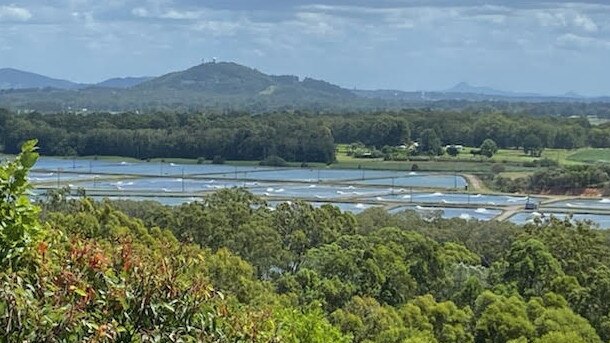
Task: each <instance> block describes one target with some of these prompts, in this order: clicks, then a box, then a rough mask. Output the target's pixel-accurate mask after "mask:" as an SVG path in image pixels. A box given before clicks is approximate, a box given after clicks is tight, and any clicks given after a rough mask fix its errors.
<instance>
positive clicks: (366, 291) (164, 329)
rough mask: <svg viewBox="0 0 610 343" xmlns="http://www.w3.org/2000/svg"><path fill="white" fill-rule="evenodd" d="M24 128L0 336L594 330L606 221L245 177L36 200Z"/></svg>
mask: <svg viewBox="0 0 610 343" xmlns="http://www.w3.org/2000/svg"><path fill="white" fill-rule="evenodd" d="M36 158H37V154H36V153H35V149H34V143H33V142H28V143H26V144H25V145H24V150H23V153H22V154H21V155H20V156H19V157H18V158H17V159H16V160H15V161H14V162H11V163H9V164H6V165H4V166H2V167H1V168H0V214H1V216H0V266H1V268H0V280H1V282H2V287H1V288H0V330H2V337H3V339H5V340H6V341H8V342H16V341H19V342H23V341H45V342H82V341H88V342H156V341H163V342H165V341H167V342H178V341H183V342H314V343H315V342H384V343H393V342H395V343H406V342H408V343H416V342H443V343H444V342H455V343H458V342H459V343H462V342H535V343H550V342H553V343H574V342H587V343H588V342H607V341H608V340H609V339H610V303H609V302H608V299H607V295H608V294H610V247H609V245H608V243H609V241H610V236H608V233H607V232H604V231H599V230H596V229H594V228H591V227H589V225H587V224H585V223H576V224H575V223H571V222H570V221H569V220H566V221H559V220H551V221H550V222H549V223H540V222H538V223H535V224H530V225H526V226H525V227H518V226H515V225H513V224H509V223H499V222H478V221H464V220H461V219H453V220H443V219H440V218H439V219H434V220H423V219H421V218H420V217H419V216H417V215H416V214H415V213H413V212H402V213H397V214H390V213H388V212H386V211H385V210H383V209H380V208H374V209H370V210H367V211H365V212H363V213H361V214H359V215H353V214H350V213H344V212H341V211H340V210H339V209H338V208H336V207H333V206H330V205H326V206H322V207H321V208H314V207H312V206H311V205H309V204H306V203H301V202H296V203H286V204H282V205H279V206H278V207H277V208H276V209H275V210H271V209H270V208H269V207H268V206H267V204H266V203H265V201H264V200H262V199H259V198H257V197H255V196H253V195H252V194H250V193H248V192H246V191H245V190H242V189H232V190H223V191H220V192H218V193H216V194H214V195H211V196H209V197H207V198H206V199H205V200H204V201H203V202H200V203H199V202H198V203H191V204H187V205H182V206H178V207H174V208H172V207H166V206H162V205H160V204H156V203H147V202H145V203H140V202H102V203H96V202H93V201H91V200H90V199H81V200H68V199H66V197H64V196H63V195H62V194H61V192H53V193H52V194H49V197H48V200H46V201H44V202H42V203H40V204H37V205H33V204H31V203H30V202H29V200H28V197H27V190H28V188H29V185H28V183H27V181H26V176H27V171H28V170H29V168H31V166H32V165H33V164H34V163H35V161H36Z"/></svg>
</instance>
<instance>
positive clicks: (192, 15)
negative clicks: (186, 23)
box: [159, 9, 202, 20]
mask: <svg viewBox="0 0 610 343" xmlns="http://www.w3.org/2000/svg"><path fill="white" fill-rule="evenodd" d="M201 17H202V12H199V11H178V10H175V9H170V10H168V11H167V12H165V13H162V14H161V15H159V18H161V19H175V20H192V19H199V18H201Z"/></svg>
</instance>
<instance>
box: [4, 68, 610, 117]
mask: <svg viewBox="0 0 610 343" xmlns="http://www.w3.org/2000/svg"><path fill="white" fill-rule="evenodd" d="M439 101H445V102H447V101H449V102H455V101H458V102H460V101H462V102H463V101H478V102H489V101H501V102H529V103H531V102H534V103H535V102H574V101H606V102H607V101H610V99H609V98H595V99H593V98H584V97H581V96H579V95H578V94H575V93H574V94H572V93H570V94H565V95H562V96H544V95H540V94H534V93H517V92H507V91H500V90H496V89H493V88H489V87H476V86H472V85H469V84H468V83H464V82H462V83H459V84H457V85H455V86H454V87H452V88H450V89H447V90H444V91H418V92H405V91H400V90H348V89H345V88H341V87H339V86H336V85H333V84H331V83H328V82H326V81H321V80H315V79H311V78H305V79H302V80H301V79H299V77H297V76H293V75H281V76H276V75H268V74H265V73H263V72H260V71H258V70H256V69H253V68H249V67H246V66H243V65H239V64H236V63H232V62H218V63H216V62H212V63H204V64H201V65H198V66H194V67H192V68H189V69H187V70H183V71H178V72H173V73H169V74H166V75H162V76H160V77H125V78H113V79H109V80H106V81H103V82H100V83H97V84H79V83H74V82H70V81H66V80H59V79H53V78H49V77H46V76H42V75H38V74H34V73H29V72H24V71H19V70H16V69H0V107H8V108H12V109H18V110H36V111H43V112H44V111H66V110H68V111H75V110H76V111H82V110H84V109H87V110H94V111H128V110H147V109H179V110H202V109H211V108H213V109H224V110H227V109H228V110H232V109H233V110H248V111H253V112H262V111H268V110H274V109H290V108H293V109H299V108H302V109H313V110H329V109H336V108H349V109H379V108H403V107H407V106H413V107H425V106H427V105H426V104H430V103H434V102H439Z"/></svg>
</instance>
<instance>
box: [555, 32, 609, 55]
mask: <svg viewBox="0 0 610 343" xmlns="http://www.w3.org/2000/svg"><path fill="white" fill-rule="evenodd" d="M556 44H557V46H558V47H560V48H564V49H571V50H581V51H584V50H585V49H588V48H606V49H609V48H610V41H606V40H602V39H598V38H594V37H586V36H580V35H577V34H573V33H566V34H564V35H561V36H559V37H557V40H556Z"/></svg>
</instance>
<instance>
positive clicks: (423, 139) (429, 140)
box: [419, 129, 443, 155]
mask: <svg viewBox="0 0 610 343" xmlns="http://www.w3.org/2000/svg"><path fill="white" fill-rule="evenodd" d="M419 151H420V152H422V153H424V154H428V155H442V154H443V147H442V145H441V139H440V138H439V137H438V134H437V133H436V131H434V129H426V130H424V131H422V132H421V134H420V136H419Z"/></svg>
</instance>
